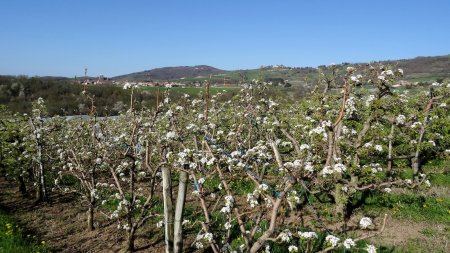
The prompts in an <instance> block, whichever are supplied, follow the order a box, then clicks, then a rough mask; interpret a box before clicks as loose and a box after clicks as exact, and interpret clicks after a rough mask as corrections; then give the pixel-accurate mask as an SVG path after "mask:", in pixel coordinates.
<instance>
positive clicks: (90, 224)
mask: <svg viewBox="0 0 450 253" xmlns="http://www.w3.org/2000/svg"><path fill="white" fill-rule="evenodd" d="M94 205H95V198H94V196H92V193H91V196H90V202H89V209H88V220H87V222H88V224H87V225H88V230H89V231H92V230H94Z"/></svg>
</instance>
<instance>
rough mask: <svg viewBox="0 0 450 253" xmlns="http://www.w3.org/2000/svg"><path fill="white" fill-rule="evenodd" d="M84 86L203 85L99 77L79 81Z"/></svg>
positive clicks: (198, 85) (198, 84)
mask: <svg viewBox="0 0 450 253" xmlns="http://www.w3.org/2000/svg"><path fill="white" fill-rule="evenodd" d="M78 83H80V84H82V85H116V86H124V85H127V86H133V87H165V88H172V87H188V86H189V87H192V86H194V87H200V86H201V85H202V84H201V83H200V82H195V83H193V84H189V85H188V84H186V83H182V82H174V81H157V82H155V81H153V80H149V81H128V80H113V79H110V78H108V77H104V76H99V77H98V78H86V79H85V80H81V81H78Z"/></svg>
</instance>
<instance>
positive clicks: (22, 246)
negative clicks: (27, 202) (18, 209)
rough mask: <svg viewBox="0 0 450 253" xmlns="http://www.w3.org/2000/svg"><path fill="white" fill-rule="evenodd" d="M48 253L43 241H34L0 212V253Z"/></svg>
mask: <svg viewBox="0 0 450 253" xmlns="http://www.w3.org/2000/svg"><path fill="white" fill-rule="evenodd" d="M19 252H20V253H21V252H24V253H25V252H30V253H31V252H33V253H38V252H39V253H44V252H49V251H48V250H47V249H46V247H45V241H40V242H39V241H38V240H36V237H35V236H31V235H30V234H26V232H25V231H24V230H23V229H22V228H21V227H20V226H19V225H17V224H16V223H15V222H14V221H13V220H12V219H11V218H10V217H9V216H8V214H6V213H5V212H4V211H2V210H0V253H19Z"/></svg>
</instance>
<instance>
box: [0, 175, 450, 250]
mask: <svg viewBox="0 0 450 253" xmlns="http://www.w3.org/2000/svg"><path fill="white" fill-rule="evenodd" d="M17 190H18V189H17V187H15V185H14V184H12V183H11V182H8V181H5V179H4V178H1V177H0V208H1V209H3V210H5V211H7V212H8V213H9V214H11V215H12V216H13V217H14V218H15V219H16V220H17V221H18V222H19V224H20V225H21V226H22V227H24V228H26V230H27V231H29V233H31V234H33V235H36V236H37V237H38V238H39V240H44V241H46V244H47V246H48V248H49V249H50V250H51V251H52V252H64V253H76V252H105V253H106V252H122V250H123V248H124V244H125V238H126V236H125V234H123V233H119V231H118V229H117V224H116V223H115V222H111V221H109V220H108V219H107V218H106V217H105V216H104V215H101V214H98V213H97V216H96V217H95V218H96V224H95V225H96V230H94V231H87V230H86V216H87V215H86V208H85V207H82V206H81V205H80V204H79V202H77V201H73V200H74V198H75V196H74V195H71V194H65V195H61V194H54V195H51V198H50V199H51V201H50V202H49V203H41V204H37V205H35V204H34V199H33V197H32V196H25V197H24V196H22V195H21V194H20V193H19V192H18V191H17ZM356 219H357V218H355V221H353V223H355V222H356V223H357V221H356ZM380 222H381V219H379V220H375V223H377V224H378V223H380ZM424 228H430V229H433V231H436V233H435V234H432V235H425V234H424V233H423V230H424ZM149 233H150V234H151V235H150V234H149ZM446 233H447V232H446V231H445V226H444V225H443V224H428V223H425V222H422V223H417V222H411V221H407V220H396V219H393V218H391V217H389V218H388V220H387V222H386V228H385V231H384V232H383V234H381V235H380V236H378V237H376V238H372V239H370V240H371V241H372V242H373V243H374V244H375V245H384V246H387V247H388V249H389V248H391V249H392V248H398V247H401V248H405V247H406V248H408V246H409V247H414V245H420V247H424V248H428V249H429V251H428V252H435V251H434V250H433V249H449V252H450V248H449V245H448V234H447V235H446ZM136 248H137V250H136V252H142V253H144V252H164V235H163V233H162V231H161V229H157V228H154V230H153V231H149V230H148V229H147V230H145V229H144V231H141V232H140V233H138V234H137V239H136ZM418 252H422V251H420V250H419V251H418Z"/></svg>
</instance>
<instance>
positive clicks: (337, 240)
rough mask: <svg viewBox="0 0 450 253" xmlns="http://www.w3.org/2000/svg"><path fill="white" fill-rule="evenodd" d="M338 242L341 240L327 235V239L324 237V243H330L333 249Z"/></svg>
mask: <svg viewBox="0 0 450 253" xmlns="http://www.w3.org/2000/svg"><path fill="white" fill-rule="evenodd" d="M340 240H341V239H339V238H338V237H336V236H334V235H327V237H325V241H326V242H328V243H330V244H331V246H333V247H336V246H337V244H338V243H339V241H340Z"/></svg>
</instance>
